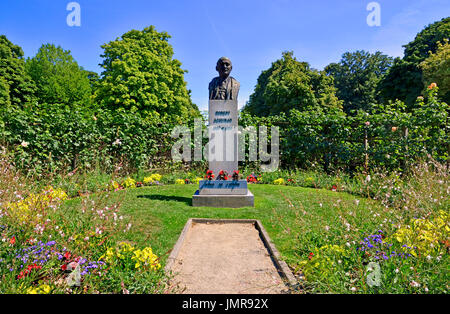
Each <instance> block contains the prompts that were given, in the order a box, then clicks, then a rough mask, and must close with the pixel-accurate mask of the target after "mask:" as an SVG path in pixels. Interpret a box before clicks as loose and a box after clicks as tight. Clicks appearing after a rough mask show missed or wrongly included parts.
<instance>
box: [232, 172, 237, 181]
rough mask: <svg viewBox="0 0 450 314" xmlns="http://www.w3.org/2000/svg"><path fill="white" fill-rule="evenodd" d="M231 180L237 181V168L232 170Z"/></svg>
mask: <svg viewBox="0 0 450 314" xmlns="http://www.w3.org/2000/svg"><path fill="white" fill-rule="evenodd" d="M232 178H233V181H238V180H239V170H234V171H233V176H232Z"/></svg>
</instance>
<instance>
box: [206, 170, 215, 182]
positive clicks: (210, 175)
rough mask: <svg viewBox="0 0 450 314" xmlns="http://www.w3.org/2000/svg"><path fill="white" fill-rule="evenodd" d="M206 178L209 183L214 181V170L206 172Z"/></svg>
mask: <svg viewBox="0 0 450 314" xmlns="http://www.w3.org/2000/svg"><path fill="white" fill-rule="evenodd" d="M205 178H206V179H208V180H209V181H211V180H213V179H214V173H213V172H212V170H208V171H206V176H205Z"/></svg>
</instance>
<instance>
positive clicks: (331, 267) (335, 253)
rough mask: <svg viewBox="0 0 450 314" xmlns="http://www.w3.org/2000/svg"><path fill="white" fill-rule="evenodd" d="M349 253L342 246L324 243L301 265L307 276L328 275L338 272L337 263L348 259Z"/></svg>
mask: <svg viewBox="0 0 450 314" xmlns="http://www.w3.org/2000/svg"><path fill="white" fill-rule="evenodd" d="M348 255H349V254H348V252H347V251H346V250H345V249H344V248H343V247H341V246H338V245H324V246H321V247H320V248H316V249H314V251H313V252H311V253H309V255H308V259H307V260H304V261H301V262H300V263H299V267H300V269H301V270H302V272H303V274H304V275H305V277H306V278H308V277H312V276H319V277H327V276H330V275H331V274H334V273H335V272H336V269H337V267H338V266H337V265H338V264H342V263H343V262H344V261H346V258H347V257H348Z"/></svg>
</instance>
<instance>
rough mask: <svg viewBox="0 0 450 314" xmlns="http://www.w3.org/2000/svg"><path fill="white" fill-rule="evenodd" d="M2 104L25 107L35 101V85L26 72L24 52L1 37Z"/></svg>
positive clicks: (0, 83)
mask: <svg viewBox="0 0 450 314" xmlns="http://www.w3.org/2000/svg"><path fill="white" fill-rule="evenodd" d="M0 78H1V80H0V93H1V96H0V104H2V105H5V104H11V105H13V106H23V105H24V104H26V103H29V102H31V101H32V100H33V94H34V91H35V88H36V87H35V85H34V83H33V81H32V80H31V78H30V77H29V76H28V75H27V73H26V71H25V60H24V59H23V50H22V48H20V47H19V46H16V45H14V44H13V43H12V42H10V41H9V40H8V38H6V36H5V35H1V36H0Z"/></svg>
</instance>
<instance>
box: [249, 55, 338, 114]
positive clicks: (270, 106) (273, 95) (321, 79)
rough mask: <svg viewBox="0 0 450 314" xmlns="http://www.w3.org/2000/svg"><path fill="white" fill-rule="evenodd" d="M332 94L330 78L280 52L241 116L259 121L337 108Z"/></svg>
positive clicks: (333, 88) (335, 98)
mask: <svg viewBox="0 0 450 314" xmlns="http://www.w3.org/2000/svg"><path fill="white" fill-rule="evenodd" d="M335 92H336V89H335V87H334V86H333V78H332V77H329V76H327V75H326V73H325V72H323V71H317V70H314V69H311V68H310V66H309V64H308V63H306V62H300V61H297V59H296V58H295V57H294V56H293V52H284V53H283V56H282V58H281V59H279V60H277V61H275V62H273V63H272V66H271V67H270V68H269V69H267V70H265V71H263V72H262V73H261V75H260V76H259V78H258V82H257V84H256V87H255V91H254V92H253V94H252V95H250V100H249V102H248V103H247V104H246V106H245V107H244V112H246V113H249V114H252V115H256V116H260V117H262V116H270V115H277V114H279V113H281V112H286V113H287V112H289V111H290V110H291V109H297V110H300V111H303V110H307V109H311V108H314V107H317V106H321V107H324V108H327V107H340V106H341V102H340V101H339V100H338V98H337V97H336V95H335Z"/></svg>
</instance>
